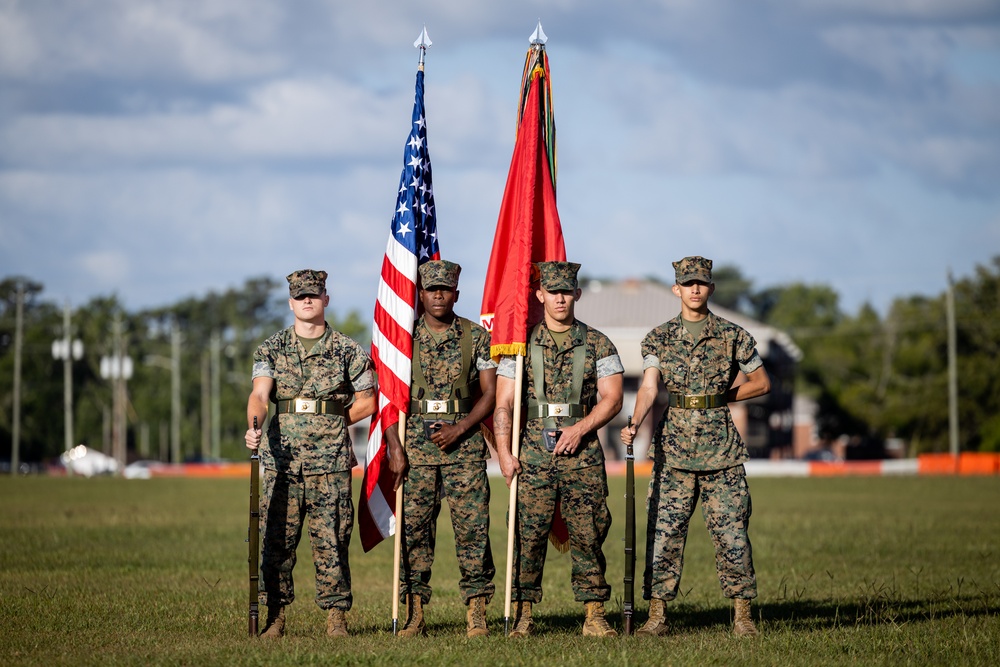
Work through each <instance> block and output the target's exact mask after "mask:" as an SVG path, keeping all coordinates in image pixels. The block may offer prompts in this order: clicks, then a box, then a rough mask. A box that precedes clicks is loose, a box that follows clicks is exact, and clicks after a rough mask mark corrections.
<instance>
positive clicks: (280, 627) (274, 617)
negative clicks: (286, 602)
mask: <svg viewBox="0 0 1000 667" xmlns="http://www.w3.org/2000/svg"><path fill="white" fill-rule="evenodd" d="M260 636H261V639H281V638H282V637H284V636H285V608H284V607H278V606H274V607H268V608H267V620H266V621H264V631H263V632H262V633H260Z"/></svg>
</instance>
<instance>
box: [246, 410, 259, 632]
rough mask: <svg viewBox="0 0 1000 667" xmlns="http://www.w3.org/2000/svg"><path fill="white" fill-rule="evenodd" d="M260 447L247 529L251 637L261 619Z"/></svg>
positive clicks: (254, 455)
mask: <svg viewBox="0 0 1000 667" xmlns="http://www.w3.org/2000/svg"><path fill="white" fill-rule="evenodd" d="M253 430H254V431H256V430H257V417H254V418H253ZM259 450H260V447H259V446H258V448H257V449H255V450H253V453H252V454H250V525H249V527H248V528H247V541H248V542H249V543H250V555H249V557H248V561H249V563H250V617H249V627H248V632H249V635H250V636H251V637H256V636H257V622H258V620H259V619H260V607H259V605H258V603H257V591H258V588H259V583H260V573H259V571H258V568H259V566H260V565H259V563H260V491H259V486H260V456H259V454H258V452H259Z"/></svg>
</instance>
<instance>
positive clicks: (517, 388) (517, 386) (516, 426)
mask: <svg viewBox="0 0 1000 667" xmlns="http://www.w3.org/2000/svg"><path fill="white" fill-rule="evenodd" d="M523 377H524V355H523V354H519V355H517V370H516V371H515V373H514V414H513V415H512V417H511V426H510V431H511V432H510V437H511V444H510V453H511V456H513V457H514V458H515V459H516V458H517V457H518V455H519V454H520V452H521V385H522V382H523ZM517 478H518V476H517V475H516V474H515V475H514V479H512V480H511V481H510V499H509V503H508V505H507V571H506V572H505V573H504V577H505V580H504V598H503V604H504V606H503V633H504V634H505V635H506V634H508V633H509V632H510V621H511V617H510V604H511V592H512V590H513V579H514V530H515V526H516V525H517Z"/></svg>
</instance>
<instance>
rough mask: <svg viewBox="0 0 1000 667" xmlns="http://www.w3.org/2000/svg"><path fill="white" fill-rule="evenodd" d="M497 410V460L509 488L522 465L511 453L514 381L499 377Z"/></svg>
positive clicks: (495, 428) (495, 416)
mask: <svg viewBox="0 0 1000 667" xmlns="http://www.w3.org/2000/svg"><path fill="white" fill-rule="evenodd" d="M496 385H497V386H496V408H495V409H494V411H493V435H494V437H495V438H496V448H497V458H499V459H500V471H501V472H502V473H503V476H504V479H506V480H507V486H510V483H511V481H512V480H513V479H514V476H515V475H516V474H517V473H519V472H521V463H520V461H518V460H517V459H515V458H514V456H513V454H512V453H511V442H512V438H513V430H514V424H513V419H514V416H513V415H514V379H513V378H506V377H503V376H497V382H496Z"/></svg>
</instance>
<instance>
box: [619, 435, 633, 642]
mask: <svg viewBox="0 0 1000 667" xmlns="http://www.w3.org/2000/svg"><path fill="white" fill-rule="evenodd" d="M628 429H629V431H631V430H632V415H629V416H628ZM624 583H625V600H624V602H623V603H622V624H623V625H624V630H625V634H626V635H631V634H632V611H633V608H634V606H635V454H634V453H633V451H632V443H629V444H628V445H626V454H625V582H624Z"/></svg>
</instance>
